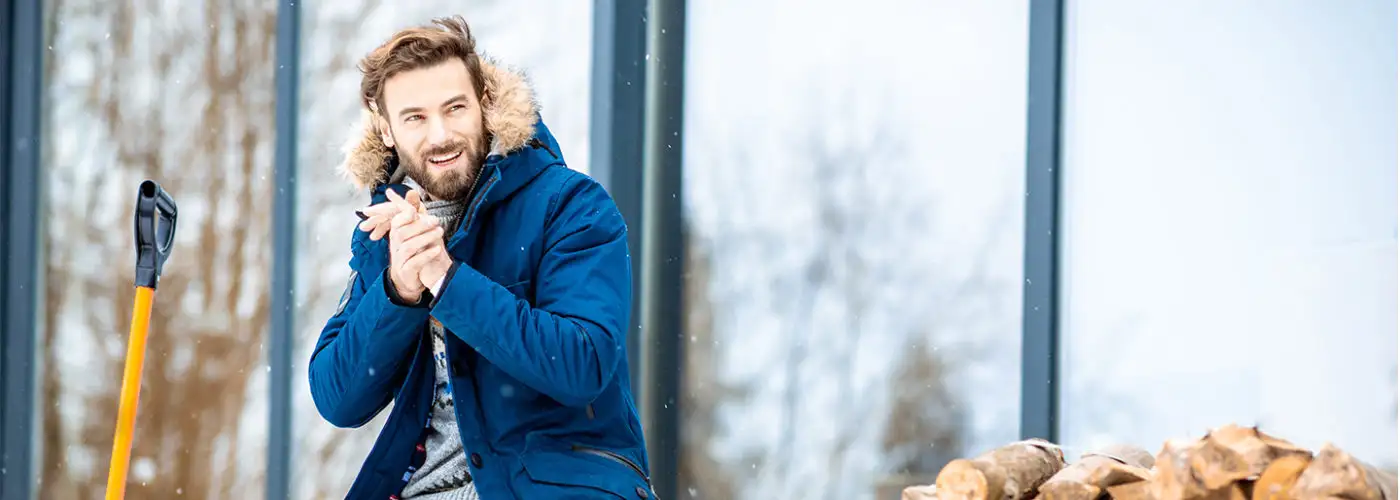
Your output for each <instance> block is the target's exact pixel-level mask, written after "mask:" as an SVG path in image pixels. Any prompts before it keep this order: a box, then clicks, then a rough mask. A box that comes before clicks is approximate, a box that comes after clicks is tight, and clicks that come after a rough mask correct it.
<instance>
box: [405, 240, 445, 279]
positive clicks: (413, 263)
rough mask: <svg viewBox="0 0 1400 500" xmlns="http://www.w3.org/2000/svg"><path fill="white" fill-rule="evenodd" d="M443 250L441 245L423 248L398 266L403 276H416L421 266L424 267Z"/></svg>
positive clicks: (421, 269) (421, 270) (420, 270)
mask: <svg viewBox="0 0 1400 500" xmlns="http://www.w3.org/2000/svg"><path fill="white" fill-rule="evenodd" d="M443 251H444V250H443V249H442V247H441V246H435V247H429V248H425V249H423V250H422V251H420V252H418V253H416V254H413V256H412V257H409V258H408V260H406V261H404V263H403V267H402V268H400V270H401V271H402V272H403V274H404V275H405V276H417V275H418V274H419V273H421V272H423V268H424V267H426V266H427V265H428V263H429V262H432V261H433V260H434V259H437V258H438V256H439V254H440V253H441V252H443Z"/></svg>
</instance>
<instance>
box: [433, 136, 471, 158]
mask: <svg viewBox="0 0 1400 500" xmlns="http://www.w3.org/2000/svg"><path fill="white" fill-rule="evenodd" d="M458 150H462V151H464V152H465V153H468V154H470V153H474V152H475V151H474V150H473V148H471V145H470V144H468V143H467V141H461V140H456V141H452V142H449V143H446V144H441V145H438V146H431V147H429V148H427V149H425V150H423V157H424V158H427V157H430V156H438V155H445V154H448V153H452V152H455V151H458Z"/></svg>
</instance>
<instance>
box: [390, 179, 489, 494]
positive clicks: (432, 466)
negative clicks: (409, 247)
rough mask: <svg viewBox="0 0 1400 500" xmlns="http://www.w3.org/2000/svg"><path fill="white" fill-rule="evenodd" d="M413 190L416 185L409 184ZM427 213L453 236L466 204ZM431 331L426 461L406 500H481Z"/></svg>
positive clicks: (439, 332) (438, 205)
mask: <svg viewBox="0 0 1400 500" xmlns="http://www.w3.org/2000/svg"><path fill="white" fill-rule="evenodd" d="M407 184H409V185H410V186H412V187H413V188H414V189H419V190H420V191H421V188H419V187H418V186H417V185H415V184H414V183H412V182H411V180H410V181H409V182H407ZM423 205H424V207H425V208H427V209H428V213H430V214H432V215H434V216H436V217H438V218H439V219H440V220H442V222H443V228H444V229H446V231H444V233H443V234H444V235H445V237H450V235H451V234H452V233H453V231H454V230H455V229H456V227H457V224H459V223H460V222H461V220H462V214H463V212H465V208H466V202H464V201H424V202H423ZM428 329H429V330H430V332H431V334H432V339H433V361H434V363H433V378H434V380H435V381H436V383H435V389H434V391H433V392H434V396H433V407H432V413H430V414H429V417H428V418H430V419H431V421H430V428H429V429H428V439H427V441H428V442H427V443H426V446H425V448H427V455H428V456H427V459H426V460H425V461H424V462H423V466H422V467H421V468H419V469H418V470H416V471H413V476H412V477H410V478H409V480H408V484H407V485H406V486H404V489H403V498H404V499H405V500H408V499H412V500H478V498H479V497H477V494H476V486H475V485H473V484H472V477H471V473H470V471H469V470H468V469H467V453H466V450H465V449H463V447H462V437H461V434H460V433H459V432H458V431H457V414H456V412H455V406H456V405H455V402H454V401H453V400H452V389H451V388H452V385H451V384H452V380H451V378H450V377H449V373H448V369H447V347H446V341H445V335H446V332H445V331H443V328H442V325H441V323H438V322H436V321H433V322H431V323H430V324H429V327H428Z"/></svg>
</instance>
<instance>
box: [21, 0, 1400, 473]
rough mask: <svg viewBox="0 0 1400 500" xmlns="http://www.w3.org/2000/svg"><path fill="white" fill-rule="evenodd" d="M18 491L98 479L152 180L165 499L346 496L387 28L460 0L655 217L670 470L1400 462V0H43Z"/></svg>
mask: <svg viewBox="0 0 1400 500" xmlns="http://www.w3.org/2000/svg"><path fill="white" fill-rule="evenodd" d="M4 8H5V9H6V10H5V12H3V13H0V16H3V17H0V21H3V22H0V49H3V50H0V58H3V59H0V60H3V61H4V64H3V65H0V77H3V78H0V90H2V91H3V92H0V94H2V97H0V100H3V103H0V116H5V117H6V121H5V122H4V123H3V124H0V135H2V136H3V137H4V140H3V146H0V150H2V152H3V156H2V157H0V165H3V166H4V169H3V175H4V178H3V186H4V187H3V188H4V189H5V203H6V207H7V210H6V215H5V216H4V218H2V219H0V224H3V226H0V227H3V229H0V237H3V238H4V239H3V245H2V246H0V252H3V255H0V256H3V257H4V258H3V259H0V262H3V270H2V271H0V278H3V280H0V281H3V286H4V289H3V290H4V291H3V296H0V298H3V308H0V314H2V316H0V321H3V323H0V325H3V337H0V340H3V343H0V352H3V356H0V376H3V379H0V386H3V411H0V423H3V433H0V448H3V449H2V450H0V451H3V455H0V458H2V459H3V464H0V498H5V499H11V498H16V499H18V498H43V499H78V498H82V499H87V498H98V497H100V496H101V495H102V493H103V489H104V486H105V482H106V476H107V467H108V461H109V455H110V453H111V447H112V434H113V424H114V422H115V414H116V409H117V399H118V391H119V387H120V384H121V369H122V365H123V363H124V360H125V354H126V338H127V330H128V328H129V323H130V320H131V316H132V306H131V304H132V300H133V286H132V285H133V281H132V280H133V262H134V249H133V241H132V239H131V238H132V236H131V234H132V233H131V229H130V228H131V226H130V225H129V224H130V220H131V219H130V217H131V214H132V212H131V209H132V204H133V202H134V200H135V194H136V187H137V185H138V184H139V183H140V181H141V180H143V179H147V178H150V179H154V180H156V181H158V182H160V183H161V184H162V186H163V187H164V188H165V189H166V190H167V191H168V192H170V193H171V194H172V196H174V198H175V200H176V202H177V203H178V204H179V208H180V219H179V230H178V232H177V241H176V247H175V249H174V252H173V257H172V258H171V260H170V261H169V263H168V264H167V265H166V267H165V273H164V275H163V279H162V282H161V285H160V288H159V292H158V294H157V297H156V303H155V310H154V314H153V316H152V323H151V329H150V337H149V338H150V340H149V345H148V350H147V357H146V362H145V365H144V376H143V387H142V392H141V399H140V409H139V414H138V418H137V424H136V439H135V446H134V448H133V453H132V459H131V460H132V468H131V471H130V476H129V477H130V486H129V487H128V490H127V494H128V496H129V497H131V498H175V497H181V498H201V499H204V498H208V499H243V498H341V497H343V496H344V494H345V491H346V490H347V489H348V488H349V485H350V482H351V480H352V479H353V477H354V475H355V473H356V472H357V471H358V469H359V466H360V463H361V460H363V457H364V456H365V455H366V454H367V452H368V451H369V447H370V445H371V444H372V443H373V440H374V438H375V436H376V433H377V430H378V426H379V425H380V423H381V421H382V417H383V416H384V415H387V412H385V413H383V414H381V418H380V419H378V420H376V421H374V422H372V423H371V424H369V425H368V426H366V428H362V429H358V430H345V429H336V428H334V427H332V426H331V425H329V424H327V423H326V422H324V421H323V420H321V419H320V418H319V416H318V415H317V414H316V411H315V408H314V406H313V404H312V402H311V398H310V394H309V391H308V387H307V382H306V379H305V377H306V362H307V360H308V359H309V355H310V349H311V347H312V344H313V343H314V341H315V339H316V336H317V333H318V332H319V331H320V329H321V327H322V325H323V323H324V321H325V320H326V319H327V318H328V317H329V316H330V315H331V314H332V313H333V312H334V310H335V307H336V304H337V299H338V298H339V296H340V293H341V291H342V288H343V285H344V282H345V279H346V277H347V273H348V268H347V261H348V258H349V245H348V242H349V238H350V235H351V231H352V230H353V227H354V224H355V223H356V222H357V219H356V218H355V216H354V215H353V209H354V208H356V207H358V206H362V205H364V204H365V203H366V202H367V198H366V197H365V196H364V194H363V193H360V192H356V191H355V190H354V189H353V188H352V187H351V186H350V185H349V184H348V183H347V182H344V181H343V180H342V179H341V178H340V177H338V175H337V173H336V167H337V165H338V164H339V162H340V158H341V145H342V144H343V143H344V142H345V141H346V139H347V138H349V137H350V136H351V134H352V133H353V129H352V126H353V124H354V122H355V119H356V117H357V113H358V109H357V106H358V100H357V98H356V93H357V89H358V85H359V74H358V72H357V71H356V69H355V64H356V63H357V62H358V59H359V58H360V57H361V56H362V55H363V54H365V53H366V52H367V51H368V50H369V49H371V48H372V47H374V46H375V45H377V44H379V43H381V42H382V41H383V40H384V39H385V38H386V37H388V36H389V35H390V34H391V33H392V32H393V31H394V30H397V29H400V28H404V27H408V26H411V25H416V24H421V23H425V22H427V21H428V20H430V19H431V18H432V17H436V16H445V15H451V14H462V15H464V16H465V17H466V18H467V19H468V20H469V21H470V22H471V23H472V27H473V29H474V31H475V32H476V34H477V38H478V41H479V46H480V47H481V48H482V50H483V51H484V52H485V53H486V54H488V55H490V56H493V57H496V58H498V59H500V60H501V61H502V62H504V63H507V64H509V65H513V66H516V67H518V68H521V69H523V70H525V71H527V72H528V74H529V75H530V77H531V80H532V83H533V85H534V87H535V90H536V91H537V92H538V94H539V98H540V101H541V103H542V105H543V115H544V119H545V121H546V122H547V123H548V124H549V126H550V128H551V129H552V130H553V131H554V133H555V134H556V135H557V136H558V140H559V142H560V143H561V146H562V148H563V150H564V151H563V152H564V155H565V157H566V158H567V159H568V160H569V163H570V166H571V167H572V168H575V169H577V170H580V171H583V172H587V173H589V174H591V175H593V176H595V177H597V178H599V179H600V180H602V181H603V182H604V183H605V185H607V186H608V189H609V190H610V191H611V192H612V193H613V196H614V197H616V198H617V200H618V202H619V204H620V205H621V206H622V208H623V209H624V213H625V214H626V215H627V216H628V218H629V225H630V226H631V227H632V231H633V233H634V234H633V238H634V239H633V242H632V243H633V246H632V252H633V255H634V258H636V259H637V260H638V262H639V264H638V267H637V268H636V269H637V272H638V277H637V279H638V280H639V281H638V282H639V286H640V287H641V288H639V290H640V292H641V293H639V296H640V297H639V300H638V303H637V304H636V305H635V306H636V307H635V313H634V323H635V324H636V325H637V326H638V328H637V330H636V332H635V336H634V338H633V339H631V342H630V347H629V348H630V349H632V353H631V359H632V361H633V363H634V366H633V367H632V370H631V376H633V377H634V380H636V382H634V387H636V388H637V390H638V391H639V392H640V397H641V404H642V405H643V406H644V407H645V423H644V425H645V426H646V427H647V432H648V440H649V445H650V446H651V447H652V455H653V456H652V458H653V461H654V466H653V470H652V473H653V475H655V476H656V478H657V481H658V482H657V485H658V491H660V492H661V495H662V496H663V498H715V499H730V498H734V499H739V498H743V499H770V498H771V499H819V498H820V499H870V498H880V499H882V500H885V499H889V498H897V495H898V493H897V492H898V487H900V486H905V485H909V484H915V483H925V482H932V477H933V475H934V474H935V473H936V472H937V471H938V469H939V468H940V467H941V466H942V465H943V464H944V463H946V462H947V461H948V460H950V459H952V458H956V457H960V456H965V455H970V454H974V453H977V452H979V451H981V450H984V449H987V448H990V447H994V446H997V445H1000V444H1003V443H1005V442H1008V441H1011V440H1014V439H1018V438H1020V437H1029V436H1036V437H1045V438H1049V439H1052V440H1055V441H1057V442H1060V443H1062V444H1063V445H1065V446H1066V447H1067V449H1068V450H1069V452H1070V454H1072V455H1074V456H1077V455H1078V452H1081V451H1083V450H1084V449H1087V448H1091V447H1094V446H1098V445H1102V444H1105V443H1110V442H1127V443H1131V444H1136V445H1138V446H1141V447H1144V448H1146V449H1148V450H1150V451H1153V452H1155V451H1156V450H1157V449H1158V448H1159V447H1160V446H1161V442H1162V441H1163V440H1164V439H1168V438H1173V437H1187V436H1196V435H1200V434H1202V433H1204V432H1205V431H1206V430H1207V429H1209V428H1211V427H1214V426H1218V425H1223V424H1225V423H1231V422H1233V423H1239V424H1242V425H1252V424H1258V425H1260V426H1261V427H1262V428H1264V429H1265V430H1266V431H1270V432H1272V433H1274V434H1276V435H1280V436H1282V437H1285V438H1287V439H1291V440H1293V441H1295V442H1297V443H1299V444H1302V445H1305V446H1308V447H1311V448H1314V449H1315V448H1317V447H1318V446H1320V445H1321V444H1323V443H1325V442H1331V443H1334V444H1336V445H1337V446H1339V447H1341V448H1342V449H1344V450H1347V451H1349V452H1351V453H1353V454H1354V455H1356V456H1357V457H1358V458H1360V459H1362V460H1366V461H1370V462H1372V463H1374V464H1377V465H1379V466H1381V467H1384V468H1390V469H1392V470H1393V469H1394V467H1395V464H1396V443H1397V434H1396V421H1397V411H1400V410H1398V409H1397V402H1396V401H1397V387H1396V380H1397V371H1396V370H1397V368H1396V353H1397V342H1396V339H1397V268H1396V265H1397V253H1396V252H1397V248H1396V234H1397V223H1396V214H1397V200H1396V186H1397V179H1396V155H1397V140H1396V136H1397V127H1396V109H1397V100H1396V94H1397V88H1396V77H1397V66H1396V60H1397V51H1396V46H1397V45H1396V44H1397V32H1396V14H1397V13H1396V3H1395V2H1391V1H1385V0H1358V1H1348V2H1321V1H1316V0H1279V1H1273V2H1267V3H1237V2H1217V1H1208V0H1187V1H1173V2H1163V1H1155V2H1116V1H1110V0H1078V1H1076V0H1062V1H1061V0H1056V1H1048V0H1045V1H1043V0H1031V1H1018V2H1011V1H1002V2H970V1H956V0H937V1H930V0H867V1H865V2H860V3H853V2H850V1H843V0H804V1H795V0H749V1H746V2H720V1H691V2H684V1H656V0H654V1H652V2H643V1H640V0H634V1H627V0H596V1H594V2H586V1H562V0H512V1H509V2H507V1H504V0H475V1H460V0H459V1H446V0H423V1H418V2H411V3H391V2H387V1H383V0H336V1H331V0H307V1H302V2H299V3H286V2H276V1H269V0H259V1H252V0H231V1H223V2H215V1H213V0H207V1H194V2H191V1H186V2H175V1H164V0H130V1H118V2H113V1H105V0H10V1H9V2H7V3H5V5H4Z"/></svg>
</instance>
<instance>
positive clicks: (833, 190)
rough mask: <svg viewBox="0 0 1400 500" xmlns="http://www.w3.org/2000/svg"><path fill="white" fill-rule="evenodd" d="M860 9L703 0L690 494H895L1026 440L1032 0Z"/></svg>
mask: <svg viewBox="0 0 1400 500" xmlns="http://www.w3.org/2000/svg"><path fill="white" fill-rule="evenodd" d="M849 7H850V4H849V2H836V1H820V2H810V1H808V2H782V1H776V0H764V1H755V2H744V3H742V4H740V3H729V2H693V3H691V5H690V11H689V16H690V17H689V20H688V22H689V26H688V30H689V33H688V36H689V42H688V46H689V47H690V50H689V51H688V53H687V69H686V72H687V73H686V102H685V113H686V124H685V134H686V137H685V139H686V144H685V183H686V194H685V196H686V203H687V207H686V210H687V218H688V224H689V227H688V228H687V231H688V232H689V245H690V246H689V247H688V248H687V255H688V256H689V257H690V261H689V262H688V263H687V266H688V269H687V271H686V276H687V287H688V291H687V296H686V299H685V300H686V307H687V309H688V310H687V314H688V319H687V325H688V328H689V331H688V332H687V336H688V337H689V342H688V343H687V344H686V346H685V350H686V355H687V361H686V363H687V365H686V370H687V373H686V379H685V381H684V384H685V387H686V389H685V391H686V393H687V394H686V399H685V400H684V401H683V402H682V403H681V405H682V406H681V408H682V411H683V412H684V414H683V418H684V420H683V422H682V429H683V439H684V453H685V455H684V456H683V457H682V461H681V469H682V472H681V474H682V477H681V480H680V483H679V484H680V488H681V489H682V491H684V492H687V493H689V494H691V495H692V496H694V497H696V498H871V496H872V495H876V494H877V491H878V495H879V498H897V497H898V495H899V491H900V489H902V487H903V486H908V485H912V484H916V483H920V484H928V483H932V482H933V475H934V474H935V473H937V471H938V470H939V468H941V467H942V465H943V464H944V463H945V462H946V461H948V460H950V459H953V458H957V457H959V456H964V455H968V454H971V453H973V452H974V451H977V450H981V449H985V448H990V447H993V446H998V445H1001V444H1004V443H1006V442H1008V441H1011V440H1014V439H1016V437H1017V434H1018V431H1017V426H1018V418H1019V394H1020V393H1019V385H1020V378H1019V373H1020V370H1019V368H1020V310H1021V281H1022V274H1021V259H1022V254H1021V241H1022V239H1023V237H1022V229H1023V223H1022V220H1023V216H1022V210H1023V206H1024V205H1023V198H1024V177H1025V168H1024V165H1025V157H1024V152H1025V146H1024V143H1025V114H1026V113H1025V109H1026V108H1025V105H1026V102H1025V101H1026V98H1025V94H1026V63H1027V58H1026V43H1027V38H1026V25H1027V21H1028V20H1027V15H1028V12H1027V6H1026V5H1025V3H1024V2H978V3H968V2H927V1H922V0H904V1H882V2H877V3H876V4H874V5H862V7H861V8H860V9H850V8H849ZM891 12H898V13H899V14H898V15H893V16H892V15H890V13H891Z"/></svg>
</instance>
